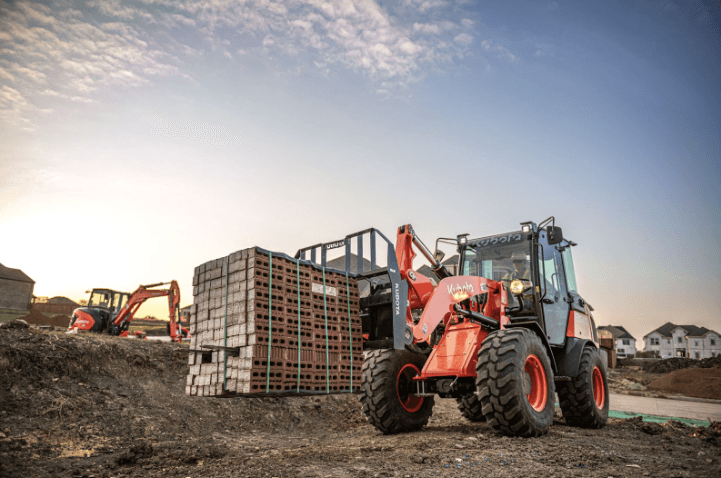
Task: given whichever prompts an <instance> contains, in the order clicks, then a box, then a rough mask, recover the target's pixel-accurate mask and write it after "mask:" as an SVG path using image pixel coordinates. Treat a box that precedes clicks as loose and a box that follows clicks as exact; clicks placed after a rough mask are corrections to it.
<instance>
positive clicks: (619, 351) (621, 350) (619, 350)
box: [616, 349, 625, 354]
mask: <svg viewBox="0 0 721 478" xmlns="http://www.w3.org/2000/svg"><path fill="white" fill-rule="evenodd" d="M616 352H618V353H620V354H622V353H625V350H624V349H616Z"/></svg>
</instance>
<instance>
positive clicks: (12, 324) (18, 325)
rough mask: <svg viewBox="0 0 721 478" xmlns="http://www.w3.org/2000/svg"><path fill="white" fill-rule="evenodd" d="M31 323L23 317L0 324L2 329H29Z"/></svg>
mask: <svg viewBox="0 0 721 478" xmlns="http://www.w3.org/2000/svg"><path fill="white" fill-rule="evenodd" d="M28 327H30V325H29V324H28V323H27V322H25V321H24V320H23V319H15V320H10V321H8V322H3V323H1V324H0V329H27V328H28Z"/></svg>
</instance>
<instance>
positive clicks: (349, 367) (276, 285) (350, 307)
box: [186, 247, 363, 396]
mask: <svg viewBox="0 0 721 478" xmlns="http://www.w3.org/2000/svg"><path fill="white" fill-rule="evenodd" d="M358 299H359V294H358V281H357V279H355V278H354V277H353V274H346V273H345V272H343V271H339V270H335V269H327V268H321V267H320V266H318V265H317V264H314V263H311V262H310V261H305V260H297V259H294V258H292V257H289V256H287V255H285V254H279V253H273V252H269V251H266V250H264V249H260V248H258V247H253V248H250V249H243V250H241V251H238V252H234V253H233V254H230V255H229V256H227V257H223V258H220V259H216V260H213V261H209V262H206V263H205V264H202V265H200V266H198V267H196V268H195V274H194V276H193V305H192V307H191V315H190V333H191V337H192V338H191V343H190V355H189V364H190V370H189V373H188V379H187V384H186V394H187V395H191V396H227V395H245V394H251V395H257V394H272V395H296V394H298V395H302V394H320V393H343V392H355V391H358V389H359V387H360V381H361V368H362V366H363V343H362V341H363V338H362V328H361V319H360V315H359V308H358ZM269 357H270V359H269Z"/></svg>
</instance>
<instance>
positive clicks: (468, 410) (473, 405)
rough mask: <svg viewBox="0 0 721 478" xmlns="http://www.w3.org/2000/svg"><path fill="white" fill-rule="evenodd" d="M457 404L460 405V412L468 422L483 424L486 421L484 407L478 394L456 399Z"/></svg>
mask: <svg viewBox="0 0 721 478" xmlns="http://www.w3.org/2000/svg"><path fill="white" fill-rule="evenodd" d="M456 402H457V403H458V410H460V411H461V414H462V415H463V416H464V417H465V418H466V419H467V420H470V421H472V422H483V421H484V420H485V418H484V417H483V407H482V406H481V401H480V400H479V399H478V395H477V394H475V393H470V394H468V395H464V396H462V397H460V398H456Z"/></svg>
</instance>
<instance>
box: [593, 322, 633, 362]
mask: <svg viewBox="0 0 721 478" xmlns="http://www.w3.org/2000/svg"><path fill="white" fill-rule="evenodd" d="M599 329H600V330H606V331H608V332H610V333H611V336H612V337H613V340H614V341H615V342H616V356H617V357H618V358H626V357H631V358H633V357H634V356H635V355H636V339H635V338H633V335H631V334H629V333H628V331H627V330H626V329H624V328H623V327H622V326H620V325H602V326H600V327H599Z"/></svg>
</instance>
